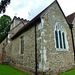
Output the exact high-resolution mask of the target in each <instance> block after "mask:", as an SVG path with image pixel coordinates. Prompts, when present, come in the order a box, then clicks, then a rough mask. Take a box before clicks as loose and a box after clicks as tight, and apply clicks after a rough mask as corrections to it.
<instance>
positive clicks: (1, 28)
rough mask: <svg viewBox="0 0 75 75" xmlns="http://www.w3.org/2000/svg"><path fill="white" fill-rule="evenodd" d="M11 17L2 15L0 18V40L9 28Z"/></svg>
mask: <svg viewBox="0 0 75 75" xmlns="http://www.w3.org/2000/svg"><path fill="white" fill-rule="evenodd" d="M11 21H12V20H11V18H10V17H9V16H7V15H3V16H2V17H1V18H0V41H1V39H2V38H3V37H5V36H6V35H7V33H8V31H9V30H10V25H11Z"/></svg>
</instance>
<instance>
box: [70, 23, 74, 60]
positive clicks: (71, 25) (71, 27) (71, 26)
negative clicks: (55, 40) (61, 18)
mask: <svg viewBox="0 0 75 75" xmlns="http://www.w3.org/2000/svg"><path fill="white" fill-rule="evenodd" d="M69 25H70V29H71V36H72V43H73V50H74V37H73V30H72V29H73V24H69ZM74 60H75V50H74Z"/></svg>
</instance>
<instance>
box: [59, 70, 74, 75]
mask: <svg viewBox="0 0 75 75" xmlns="http://www.w3.org/2000/svg"><path fill="white" fill-rule="evenodd" d="M59 75H75V69H74V70H71V71H67V72H64V73H62V74H59Z"/></svg>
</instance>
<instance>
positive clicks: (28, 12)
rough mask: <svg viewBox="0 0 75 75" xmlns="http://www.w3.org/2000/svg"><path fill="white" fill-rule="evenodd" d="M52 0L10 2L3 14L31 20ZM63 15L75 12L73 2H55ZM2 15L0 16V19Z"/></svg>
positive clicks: (59, 0)
mask: <svg viewBox="0 0 75 75" xmlns="http://www.w3.org/2000/svg"><path fill="white" fill-rule="evenodd" d="M53 1H54V0H11V3H10V5H8V6H7V8H6V12H5V13H4V14H6V15H8V16H10V17H11V18H12V19H13V17H14V16H17V17H20V18H24V19H27V20H31V19H32V18H34V17H35V16H36V15H37V14H39V13H40V12H41V11H42V10H44V9H45V8H46V7H47V6H49V5H50V4H51V3H52V2H53ZM57 1H58V2H59V4H60V6H61V8H62V10H63V12H64V14H65V16H68V15H70V14H71V13H74V12H75V0H57ZM4 14H2V13H1V14H0V17H1V16H2V15H4Z"/></svg>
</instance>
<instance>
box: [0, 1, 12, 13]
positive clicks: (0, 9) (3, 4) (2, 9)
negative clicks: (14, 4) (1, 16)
mask: <svg viewBox="0 0 75 75" xmlns="http://www.w3.org/2000/svg"><path fill="white" fill-rule="evenodd" d="M10 1H11V0H1V2H0V13H1V12H3V13H4V12H5V10H6V6H7V5H8V4H10Z"/></svg>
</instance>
